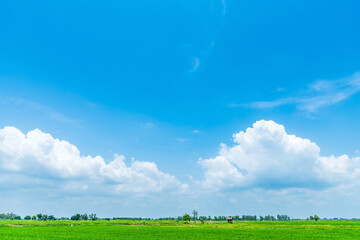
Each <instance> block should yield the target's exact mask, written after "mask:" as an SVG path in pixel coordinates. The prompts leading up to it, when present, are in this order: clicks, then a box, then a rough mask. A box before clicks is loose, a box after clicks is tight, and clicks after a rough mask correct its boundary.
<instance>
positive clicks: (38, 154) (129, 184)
mask: <svg viewBox="0 0 360 240" xmlns="http://www.w3.org/2000/svg"><path fill="white" fill-rule="evenodd" d="M114 157H115V159H114V160H113V161H111V162H109V163H106V162H105V161H104V159H103V158H102V157H101V156H96V157H91V156H82V155H81V154H80V151H79V150H78V148H77V147H76V146H74V145H72V144H70V143H69V142H67V141H61V140H59V139H55V138H53V137H52V136H51V135H50V134H47V133H44V132H42V131H40V130H39V129H35V130H33V131H30V132H28V133H27V134H26V135H25V134H23V133H22V132H21V131H20V130H18V129H17V128H14V127H5V128H3V129H0V173H2V174H1V175H3V176H5V175H6V176H8V175H9V174H10V175H11V174H17V175H20V176H23V177H25V178H26V179H27V180H30V181H33V184H34V185H36V184H38V183H39V182H40V183H41V182H44V180H57V181H59V180H60V181H67V180H71V181H72V182H73V183H72V185H73V186H75V187H77V188H78V190H85V191H86V190H88V188H89V186H91V187H94V188H97V189H91V190H92V191H102V189H101V188H107V190H108V191H109V193H110V192H111V193H113V194H117V193H118V194H122V193H149V192H161V191H180V190H181V189H184V188H186V185H184V184H181V183H180V182H179V181H178V180H177V179H176V178H175V177H174V176H171V175H169V174H166V173H163V172H161V171H160V170H159V169H158V168H157V165H156V164H155V163H153V162H144V161H132V163H131V166H126V164H125V162H124V159H125V157H124V156H121V155H117V154H116V155H115V156H114ZM7 180H8V181H10V182H11V179H7ZM4 181H6V180H4V177H3V178H2V179H0V184H1V183H2V182H3V183H4ZM19 184H23V185H26V184H29V183H19ZM30 184H31V183H30ZM105 186H106V187H105ZM109 186H110V188H109ZM75 190H76V189H75Z"/></svg>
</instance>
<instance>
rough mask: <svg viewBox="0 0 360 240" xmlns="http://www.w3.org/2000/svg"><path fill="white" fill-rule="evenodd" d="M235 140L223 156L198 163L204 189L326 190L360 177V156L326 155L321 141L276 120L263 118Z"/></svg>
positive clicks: (225, 149)
mask: <svg viewBox="0 0 360 240" xmlns="http://www.w3.org/2000/svg"><path fill="white" fill-rule="evenodd" d="M233 140H234V144H235V145H234V146H233V147H228V146H226V145H225V144H222V145H221V149H220V151H219V153H218V155H217V156H215V157H213V158H208V159H200V160H199V161H198V163H199V165H200V166H201V167H202V168H203V169H204V176H205V177H204V179H203V180H202V181H200V184H201V185H202V186H203V187H204V188H207V189H209V190H216V191H222V190H231V189H237V190H239V189H249V188H261V189H288V188H304V189H325V188H331V187H337V186H340V185H344V184H345V185H346V184H351V183H354V182H357V181H358V180H359V174H360V158H359V157H355V158H350V157H349V156H347V155H341V156H332V155H331V156H321V155H320V148H319V146H317V145H316V144H315V143H313V142H311V141H310V140H308V139H304V138H300V137H297V136H295V135H290V134H288V133H287V132H286V131H285V128H284V126H283V125H280V124H277V123H275V122H273V121H265V120H261V121H257V122H256V123H254V124H253V127H252V128H248V129H247V130H246V131H245V132H243V131H241V132H239V133H236V134H234V135H233Z"/></svg>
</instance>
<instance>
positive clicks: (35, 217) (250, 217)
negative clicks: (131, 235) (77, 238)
mask: <svg viewBox="0 0 360 240" xmlns="http://www.w3.org/2000/svg"><path fill="white" fill-rule="evenodd" d="M228 217H231V218H232V219H233V220H238V221H290V217H289V216H288V215H280V214H278V215H277V216H276V217H275V216H271V215H267V216H259V217H257V216H256V215H242V216H240V215H236V216H227V217H226V216H213V217H211V216H198V212H197V211H195V210H194V211H193V212H192V216H190V215H189V214H185V215H183V216H178V217H167V218H156V219H153V218H141V217H134V218H132V217H113V218H98V217H97V216H96V214H95V213H91V214H87V213H84V214H80V213H78V214H75V215H73V216H71V217H70V218H68V217H61V218H56V217H55V216H54V215H47V214H42V213H38V214H36V215H33V216H30V215H27V216H25V217H24V220H37V221H54V220H73V221H80V220H83V221H87V220H89V221H95V220H143V221H146V220H173V221H175V220H177V221H186V222H189V221H195V222H196V221H197V220H199V221H202V222H203V221H226V219H227V218H228ZM0 219H4V220H5V219H8V220H22V218H21V217H20V216H19V215H16V214H14V213H0ZM319 219H320V217H319V216H317V215H314V216H310V217H308V218H307V219H306V220H314V221H318V220H319Z"/></svg>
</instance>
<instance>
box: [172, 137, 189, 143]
mask: <svg viewBox="0 0 360 240" xmlns="http://www.w3.org/2000/svg"><path fill="white" fill-rule="evenodd" d="M175 140H176V141H179V142H181V143H185V142H188V141H190V140H191V139H190V138H175Z"/></svg>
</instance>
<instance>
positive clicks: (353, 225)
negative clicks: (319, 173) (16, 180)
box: [0, 220, 360, 240]
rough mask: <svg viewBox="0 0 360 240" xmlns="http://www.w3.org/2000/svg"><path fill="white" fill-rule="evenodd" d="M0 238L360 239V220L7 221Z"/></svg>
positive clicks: (0, 225)
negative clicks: (229, 221) (231, 222)
mask: <svg viewBox="0 0 360 240" xmlns="http://www.w3.org/2000/svg"><path fill="white" fill-rule="evenodd" d="M71 225H73V227H71ZM0 239H2V240H7V239H12V240H15V239H21V240H30V239H41V240H42V239H54V240H55V239H59V240H60V239H79V240H80V239H87V240H89V239H90V240H91V239H147V240H148V239H287V240H288V239H360V221H350V220H343V221H340V220H339V221H333V220H321V221H317V222H315V221H300V220H299V221H284V222H280V221H274V222H270V221H269V222H268V221H256V222H251V221H245V222H243V221H235V222H234V223H233V224H229V223H226V222H223V221H221V222H216V221H205V222H204V223H201V222H197V223H190V224H185V223H184V222H181V221H132V220H131V221H130V220H111V221H103V220H99V221H76V222H75V221H66V220H64V221H32V220H31V221H20V220H6V221H0Z"/></svg>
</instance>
